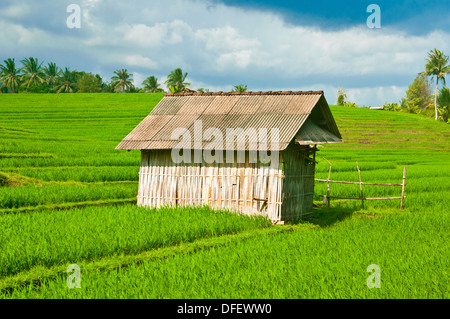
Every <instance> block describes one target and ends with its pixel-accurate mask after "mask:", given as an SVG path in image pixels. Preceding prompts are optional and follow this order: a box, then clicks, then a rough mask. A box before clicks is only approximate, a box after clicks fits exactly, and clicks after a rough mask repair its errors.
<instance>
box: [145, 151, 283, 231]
mask: <svg viewBox="0 0 450 319" xmlns="http://www.w3.org/2000/svg"><path fill="white" fill-rule="evenodd" d="M192 158H193V157H192ZM282 179H283V175H282V171H281V169H280V168H279V167H274V168H271V167H270V166H268V165H263V164H261V163H260V162H259V161H258V163H250V161H249V154H248V152H247V153H246V160H245V163H237V162H236V160H235V161H234V162H233V163H213V164H207V163H206V162H205V161H204V162H203V163H201V164H196V163H191V164H185V163H181V164H176V163H174V162H173V161H172V159H171V151H170V150H152V151H141V167H140V172H139V191H138V199H137V202H138V205H142V206H151V207H160V206H161V205H172V206H174V205H182V206H185V205H209V206H211V207H213V208H218V209H229V210H233V211H240V212H242V213H244V214H247V215H254V214H260V215H264V216H267V217H269V218H270V219H271V220H272V221H273V222H277V221H280V220H281V196H282V186H283V185H282V183H283V181H282Z"/></svg>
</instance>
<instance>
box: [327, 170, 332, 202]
mask: <svg viewBox="0 0 450 319" xmlns="http://www.w3.org/2000/svg"><path fill="white" fill-rule="evenodd" d="M330 177H331V165H330V169H329V171H328V178H327V204H328V207H330V205H331V203H330V201H331V198H330Z"/></svg>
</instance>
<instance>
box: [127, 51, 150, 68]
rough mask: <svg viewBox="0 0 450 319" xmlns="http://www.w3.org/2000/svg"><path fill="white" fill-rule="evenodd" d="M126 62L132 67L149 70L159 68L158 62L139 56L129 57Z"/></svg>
mask: <svg viewBox="0 0 450 319" xmlns="http://www.w3.org/2000/svg"><path fill="white" fill-rule="evenodd" d="M124 60H125V63H126V64H127V65H130V66H140V67H144V68H149V69H154V68H156V66H157V64H156V62H154V61H152V60H151V59H150V58H147V57H144V56H141V55H139V54H132V55H127V56H125V58H124Z"/></svg>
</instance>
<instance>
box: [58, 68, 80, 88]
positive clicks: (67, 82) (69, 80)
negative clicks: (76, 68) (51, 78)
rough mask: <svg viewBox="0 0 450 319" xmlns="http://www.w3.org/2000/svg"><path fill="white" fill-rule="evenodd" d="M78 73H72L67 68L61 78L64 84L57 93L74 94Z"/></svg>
mask: <svg viewBox="0 0 450 319" xmlns="http://www.w3.org/2000/svg"><path fill="white" fill-rule="evenodd" d="M75 74H76V72H72V71H70V70H69V68H65V69H64V72H63V74H62V76H61V80H62V83H61V84H60V85H59V87H57V89H58V91H57V93H61V92H63V93H73V85H74V84H75V81H76V76H75Z"/></svg>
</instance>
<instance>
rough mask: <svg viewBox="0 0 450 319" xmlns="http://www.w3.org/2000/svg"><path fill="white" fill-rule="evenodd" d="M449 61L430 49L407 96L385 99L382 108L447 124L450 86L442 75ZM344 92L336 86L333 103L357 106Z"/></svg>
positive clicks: (448, 66) (449, 67) (449, 66)
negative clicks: (421, 70) (422, 116)
mask: <svg viewBox="0 0 450 319" xmlns="http://www.w3.org/2000/svg"><path fill="white" fill-rule="evenodd" d="M448 61H449V57H448V56H446V55H445V54H444V53H443V52H441V51H439V50H437V49H434V50H431V51H430V52H429V53H428V58H427V59H426V64H425V71H424V72H421V73H419V74H418V75H417V76H416V78H415V79H414V81H413V83H411V85H410V86H409V87H408V89H407V90H406V96H405V97H403V98H402V99H401V101H399V102H391V101H389V102H386V103H385V104H384V105H382V109H383V110H386V111H394V112H405V113H415V114H422V115H425V116H428V117H434V118H435V119H436V120H441V121H444V122H446V123H450V89H449V88H447V87H445V84H446V82H445V76H446V74H448V73H450V64H448ZM429 77H431V80H434V79H435V80H436V87H435V90H434V94H433V90H432V89H431V82H430V81H429V79H428V78H429ZM439 83H442V84H443V85H444V86H443V87H442V88H441V89H439V88H438V87H439ZM346 91H347V90H345V89H344V88H339V90H338V93H337V101H336V104H337V105H343V106H353V107H355V106H356V107H357V105H356V104H355V103H353V102H349V101H347V100H346V99H347V94H346Z"/></svg>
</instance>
